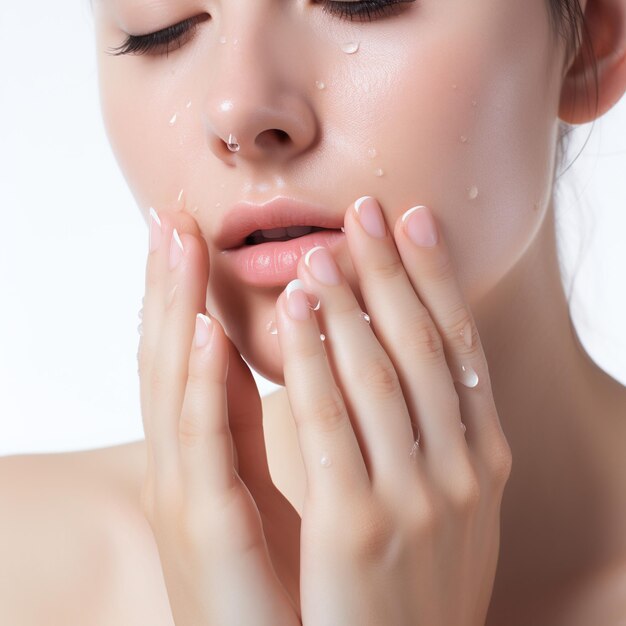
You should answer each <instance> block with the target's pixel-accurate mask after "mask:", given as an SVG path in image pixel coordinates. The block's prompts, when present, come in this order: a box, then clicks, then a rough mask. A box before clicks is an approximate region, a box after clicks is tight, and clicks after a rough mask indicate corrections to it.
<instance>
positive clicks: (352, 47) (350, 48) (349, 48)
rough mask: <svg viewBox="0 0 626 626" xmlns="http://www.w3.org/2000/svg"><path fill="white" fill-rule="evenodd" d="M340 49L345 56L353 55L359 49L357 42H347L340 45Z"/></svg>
mask: <svg viewBox="0 0 626 626" xmlns="http://www.w3.org/2000/svg"><path fill="white" fill-rule="evenodd" d="M341 49H342V50H343V51H344V52H345V53H346V54H354V53H355V52H356V51H357V50H358V49H359V42H358V41H348V42H347V43H344V44H341Z"/></svg>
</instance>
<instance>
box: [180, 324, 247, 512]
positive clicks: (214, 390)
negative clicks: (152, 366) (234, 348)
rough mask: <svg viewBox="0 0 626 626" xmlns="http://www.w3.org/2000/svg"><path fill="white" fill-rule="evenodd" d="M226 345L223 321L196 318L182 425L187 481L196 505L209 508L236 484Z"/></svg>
mask: <svg viewBox="0 0 626 626" xmlns="http://www.w3.org/2000/svg"><path fill="white" fill-rule="evenodd" d="M226 342H227V339H226V336H225V333H224V330H223V328H222V326H221V324H220V323H219V321H218V320H216V319H214V318H211V317H210V316H208V315H205V314H202V313H198V314H197V315H196V321H195V334H194V338H193V345H192V347H191V353H190V355H189V368H188V370H189V374H188V378H187V387H186V390H185V397H184V400H183V406H182V410H181V413H180V422H179V425H178V440H179V443H180V462H181V471H182V478H183V481H184V484H185V485H186V487H187V489H188V492H187V494H188V496H189V498H190V502H192V503H194V505H195V506H203V505H204V506H206V504H207V502H208V501H210V500H211V499H214V498H216V497H218V496H219V495H223V494H224V493H225V492H227V491H228V490H229V489H230V488H232V487H233V486H234V485H235V483H236V476H235V471H234V455H233V444H232V439H231V434H230V428H229V423H228V402H227V395H226V377H227V372H228V358H229V355H228V346H227V343H226ZM212 496H213V498H212Z"/></svg>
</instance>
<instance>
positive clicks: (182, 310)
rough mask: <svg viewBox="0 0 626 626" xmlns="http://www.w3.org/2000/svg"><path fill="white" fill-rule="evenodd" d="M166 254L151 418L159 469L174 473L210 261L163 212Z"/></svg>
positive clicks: (151, 383) (152, 377)
mask: <svg viewBox="0 0 626 626" xmlns="http://www.w3.org/2000/svg"><path fill="white" fill-rule="evenodd" d="M161 221H162V225H163V233H164V234H167V233H171V234H170V237H169V240H168V239H166V238H164V241H163V243H165V244H166V245H165V246H162V247H164V248H165V249H163V250H161V254H164V255H165V256H166V258H167V267H166V269H165V274H164V276H163V282H164V288H163V290H162V292H161V294H162V296H163V297H164V300H163V301H162V302H161V303H160V307H161V309H160V311H161V316H162V320H161V326H160V328H159V337H158V344H157V346H156V352H155V355H154V361H153V364H152V370H151V372H150V374H149V376H148V379H147V384H148V385H149V386H150V391H149V394H150V400H149V405H150V406H149V410H148V414H149V420H150V430H151V434H152V445H153V452H154V461H155V470H156V472H157V473H159V472H163V473H164V475H165V476H169V475H170V474H171V473H172V472H173V471H174V470H175V467H176V465H177V463H178V460H179V459H178V428H179V420H180V415H181V409H182V404H183V398H184V395H185V388H186V385H187V377H188V366H189V353H190V349H191V341H192V337H193V334H194V330H195V317H196V314H197V313H198V312H203V311H205V310H206V305H205V301H206V285H207V280H208V259H207V253H206V247H205V246H203V245H201V242H200V240H199V239H197V238H196V237H194V236H193V235H190V234H187V233H182V234H179V233H178V231H177V229H176V228H172V227H171V226H170V225H169V224H168V220H167V218H166V217H165V216H162V220H161Z"/></svg>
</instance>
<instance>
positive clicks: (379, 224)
mask: <svg viewBox="0 0 626 626" xmlns="http://www.w3.org/2000/svg"><path fill="white" fill-rule="evenodd" d="M354 210H355V211H356V214H357V216H358V218H359V222H361V226H363V228H364V229H365V232H366V233H367V234H368V235H371V236H372V237H375V238H376V239H384V237H385V234H386V229H385V219H384V218H383V214H382V212H381V210H380V205H379V204H378V202H377V201H376V200H375V199H374V198H372V196H363V197H362V198H359V199H358V200H357V201H356V202H355V203H354Z"/></svg>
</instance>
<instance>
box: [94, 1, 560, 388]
mask: <svg viewBox="0 0 626 626" xmlns="http://www.w3.org/2000/svg"><path fill="white" fill-rule="evenodd" d="M327 4H328V12H326V11H324V6H323V2H322V0H288V1H284V0H176V1H174V0H171V1H169V2H168V1H162V0H160V1H157V0H95V4H94V10H95V16H96V29H97V47H98V62H99V77H100V89H101V103H102V111H103V117H104V122H105V125H106V129H107V133H108V136H109V139H110V142H111V146H112V149H113V151H114V153H115V156H116V158H117V160H118V162H119V164H120V167H121V169H122V171H123V173H124V176H125V177H126V180H127V182H128V184H129V186H130V188H131V191H132V193H133V194H134V196H135V198H136V200H137V202H138V204H139V206H140V207H141V210H142V211H143V212H144V215H145V216H146V219H147V212H148V209H149V207H150V206H153V207H155V208H156V209H157V211H158V210H160V209H169V210H173V209H175V208H177V207H181V208H182V209H183V210H185V211H188V212H189V213H191V215H193V217H194V218H195V220H196V221H197V223H198V226H199V228H200V230H201V231H202V234H203V235H204V237H205V239H206V242H207V245H208V248H209V254H210V258H211V268H210V280H209V285H208V291H207V308H208V310H209V312H210V313H211V314H213V315H215V316H217V317H218V319H219V320H220V321H221V322H222V324H223V325H224V327H225V329H226V332H227V333H228V334H229V336H230V337H231V339H232V340H233V341H234V343H235V344H236V345H237V347H238V348H239V350H240V352H241V353H242V355H243V356H244V358H245V359H246V360H247V361H248V362H249V363H250V364H252V365H253V366H254V367H255V369H257V370H258V371H259V372H260V373H261V374H262V375H264V376H266V377H267V378H269V379H271V380H273V381H275V382H277V383H280V384H282V383H283V376H282V363H281V359H280V351H279V350H278V345H277V337H276V336H275V335H271V334H269V333H268V331H267V330H266V324H267V323H268V321H270V320H272V319H274V305H275V301H276V298H277V296H278V295H279V293H280V290H281V288H280V287H271V288H263V287H259V286H254V287H251V286H250V285H248V284H244V283H242V282H240V281H239V280H237V279H236V278H235V277H234V276H233V274H232V273H231V272H230V270H229V266H227V265H226V264H225V263H224V260H223V257H221V255H219V248H218V247H217V246H216V243H215V242H214V237H215V234H216V232H217V229H218V227H219V226H220V224H221V222H222V220H223V219H224V216H225V215H226V214H227V213H228V212H229V210H230V207H231V206H232V205H233V204H234V203H236V202H239V201H242V200H245V201H251V202H255V203H263V202H265V201H267V200H269V199H271V198H273V197H275V196H279V195H284V196H288V197H295V198H298V199H301V200H304V201H309V202H312V203H314V204H320V205H322V206H324V207H327V212H328V214H329V215H333V216H335V217H336V218H338V219H339V220H340V223H341V219H342V217H343V215H344V213H345V211H346V209H347V208H348V206H349V205H350V203H351V202H354V200H356V199H357V198H359V197H360V196H363V195H372V196H375V197H376V198H377V199H378V200H379V201H380V203H381V206H382V208H383V211H384V213H385V215H386V218H387V223H388V225H389V226H390V228H393V225H394V223H395V221H396V220H397V219H398V218H399V217H400V216H401V215H402V213H404V211H406V210H407V209H408V208H410V207H412V206H414V205H416V204H427V205H428V206H430V207H431V208H432V210H433V211H434V213H435V215H436V216H437V219H438V221H439V225H440V228H441V229H442V231H443V232H444V234H445V237H446V239H447V242H448V245H449V247H450V249H451V252H452V254H453V257H454V262H455V265H456V268H457V275H458V279H459V282H460V284H461V287H462V289H463V290H464V292H465V295H466V298H467V300H468V302H469V304H470V306H472V303H475V302H477V301H479V300H480V299H481V298H482V297H483V296H484V295H485V294H486V293H487V292H488V291H489V290H490V289H491V288H493V287H494V286H495V285H496V284H497V283H498V282H499V281H500V280H501V279H502V277H503V276H504V275H505V274H506V273H507V272H508V270H509V269H510V268H511V267H512V265H513V264H514V263H515V262H516V261H517V260H518V258H519V257H520V256H521V255H522V254H523V253H524V251H525V249H526V248H527V246H528V245H529V243H530V241H531V240H532V239H533V237H534V235H535V233H536V231H537V229H538V227H539V225H540V222H541V220H542V219H543V215H544V212H545V211H546V210H547V207H548V205H549V202H550V197H551V191H552V189H551V188H552V176H553V167H554V160H555V146H556V137H557V129H558V119H557V115H558V104H559V95H560V86H561V68H562V49H561V46H560V42H555V39H554V35H553V33H552V31H551V27H550V24H549V19H548V12H547V11H548V7H547V6H546V0H532V1H530V0H506V1H503V0H474V1H473V2H467V1H466V0H415V1H414V2H406V3H402V4H399V5H396V6H395V8H394V7H392V8H391V10H390V11H387V16H380V17H377V16H376V15H372V17H373V20H372V21H371V22H370V21H367V19H366V17H367V16H364V17H356V18H355V20H354V21H350V19H349V17H342V16H341V15H332V14H331V13H330V9H332V8H333V3H332V1H330V0H329V2H328V3H327ZM344 4H345V3H344ZM358 4H359V3H355V6H356V5H358ZM380 4H381V6H382V5H383V4H384V2H383V1H382V0H381V2H380ZM334 6H337V5H334ZM203 15H204V17H205V18H206V19H204V20H203V21H201V22H199V23H198V25H197V29H196V30H195V33H194V34H193V36H191V37H189V36H186V37H185V36H183V38H182V40H181V44H182V45H181V47H180V48H177V44H176V43H174V44H170V51H169V54H168V55H167V56H166V54H165V46H162V47H161V52H159V51H158V50H155V51H153V52H151V53H148V54H146V55H132V54H128V55H122V56H113V55H111V54H107V53H106V51H109V52H110V51H111V49H112V48H115V47H118V46H121V45H122V43H123V42H124V41H125V39H126V36H127V34H133V35H143V34H147V33H152V32H154V31H157V30H161V29H163V28H165V27H168V26H171V25H174V24H176V23H178V22H181V21H183V20H185V19H187V18H190V17H194V16H203ZM224 38H225V43H224V42H223V41H224ZM348 42H358V44H359V47H358V50H357V51H356V52H353V53H351V54H348V53H346V52H345V51H343V49H342V46H343V45H344V44H346V43H348ZM557 45H558V47H557ZM320 83H324V86H325V87H324V88H323V89H320V88H319V84H320ZM174 116H176V117H174ZM277 130H278V131H282V132H283V133H284V135H283V137H282V139H281V138H280V137H278V135H281V134H282V133H276V131H277ZM265 131H268V132H265ZM230 133H233V134H234V135H235V136H236V137H237V139H238V140H239V142H240V143H241V145H242V147H241V149H240V151H239V152H237V153H233V152H230V151H229V150H228V149H227V147H226V144H225V141H226V140H227V139H228V136H229V134H230ZM373 154H375V156H372V155H373ZM377 170H382V176H381V175H380V173H381V172H380V171H377ZM181 189H182V190H184V193H183V195H182V197H180V191H181ZM476 192H477V195H476ZM179 197H180V201H179ZM196 207H197V208H196ZM336 258H337V261H338V263H339V264H340V266H341V267H342V269H343V271H344V273H345V274H346V276H347V278H348V281H349V282H350V283H351V285H352V287H353V289H354V291H355V293H356V295H357V297H358V298H359V301H360V302H361V304H363V300H362V297H361V294H360V292H359V290H358V283H357V280H356V273H355V271H354V268H353V267H352V264H351V260H350V256H349V253H348V248H347V245H346V244H345V241H344V242H343V243H341V244H340V245H339V246H338V247H337V248H336Z"/></svg>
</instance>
